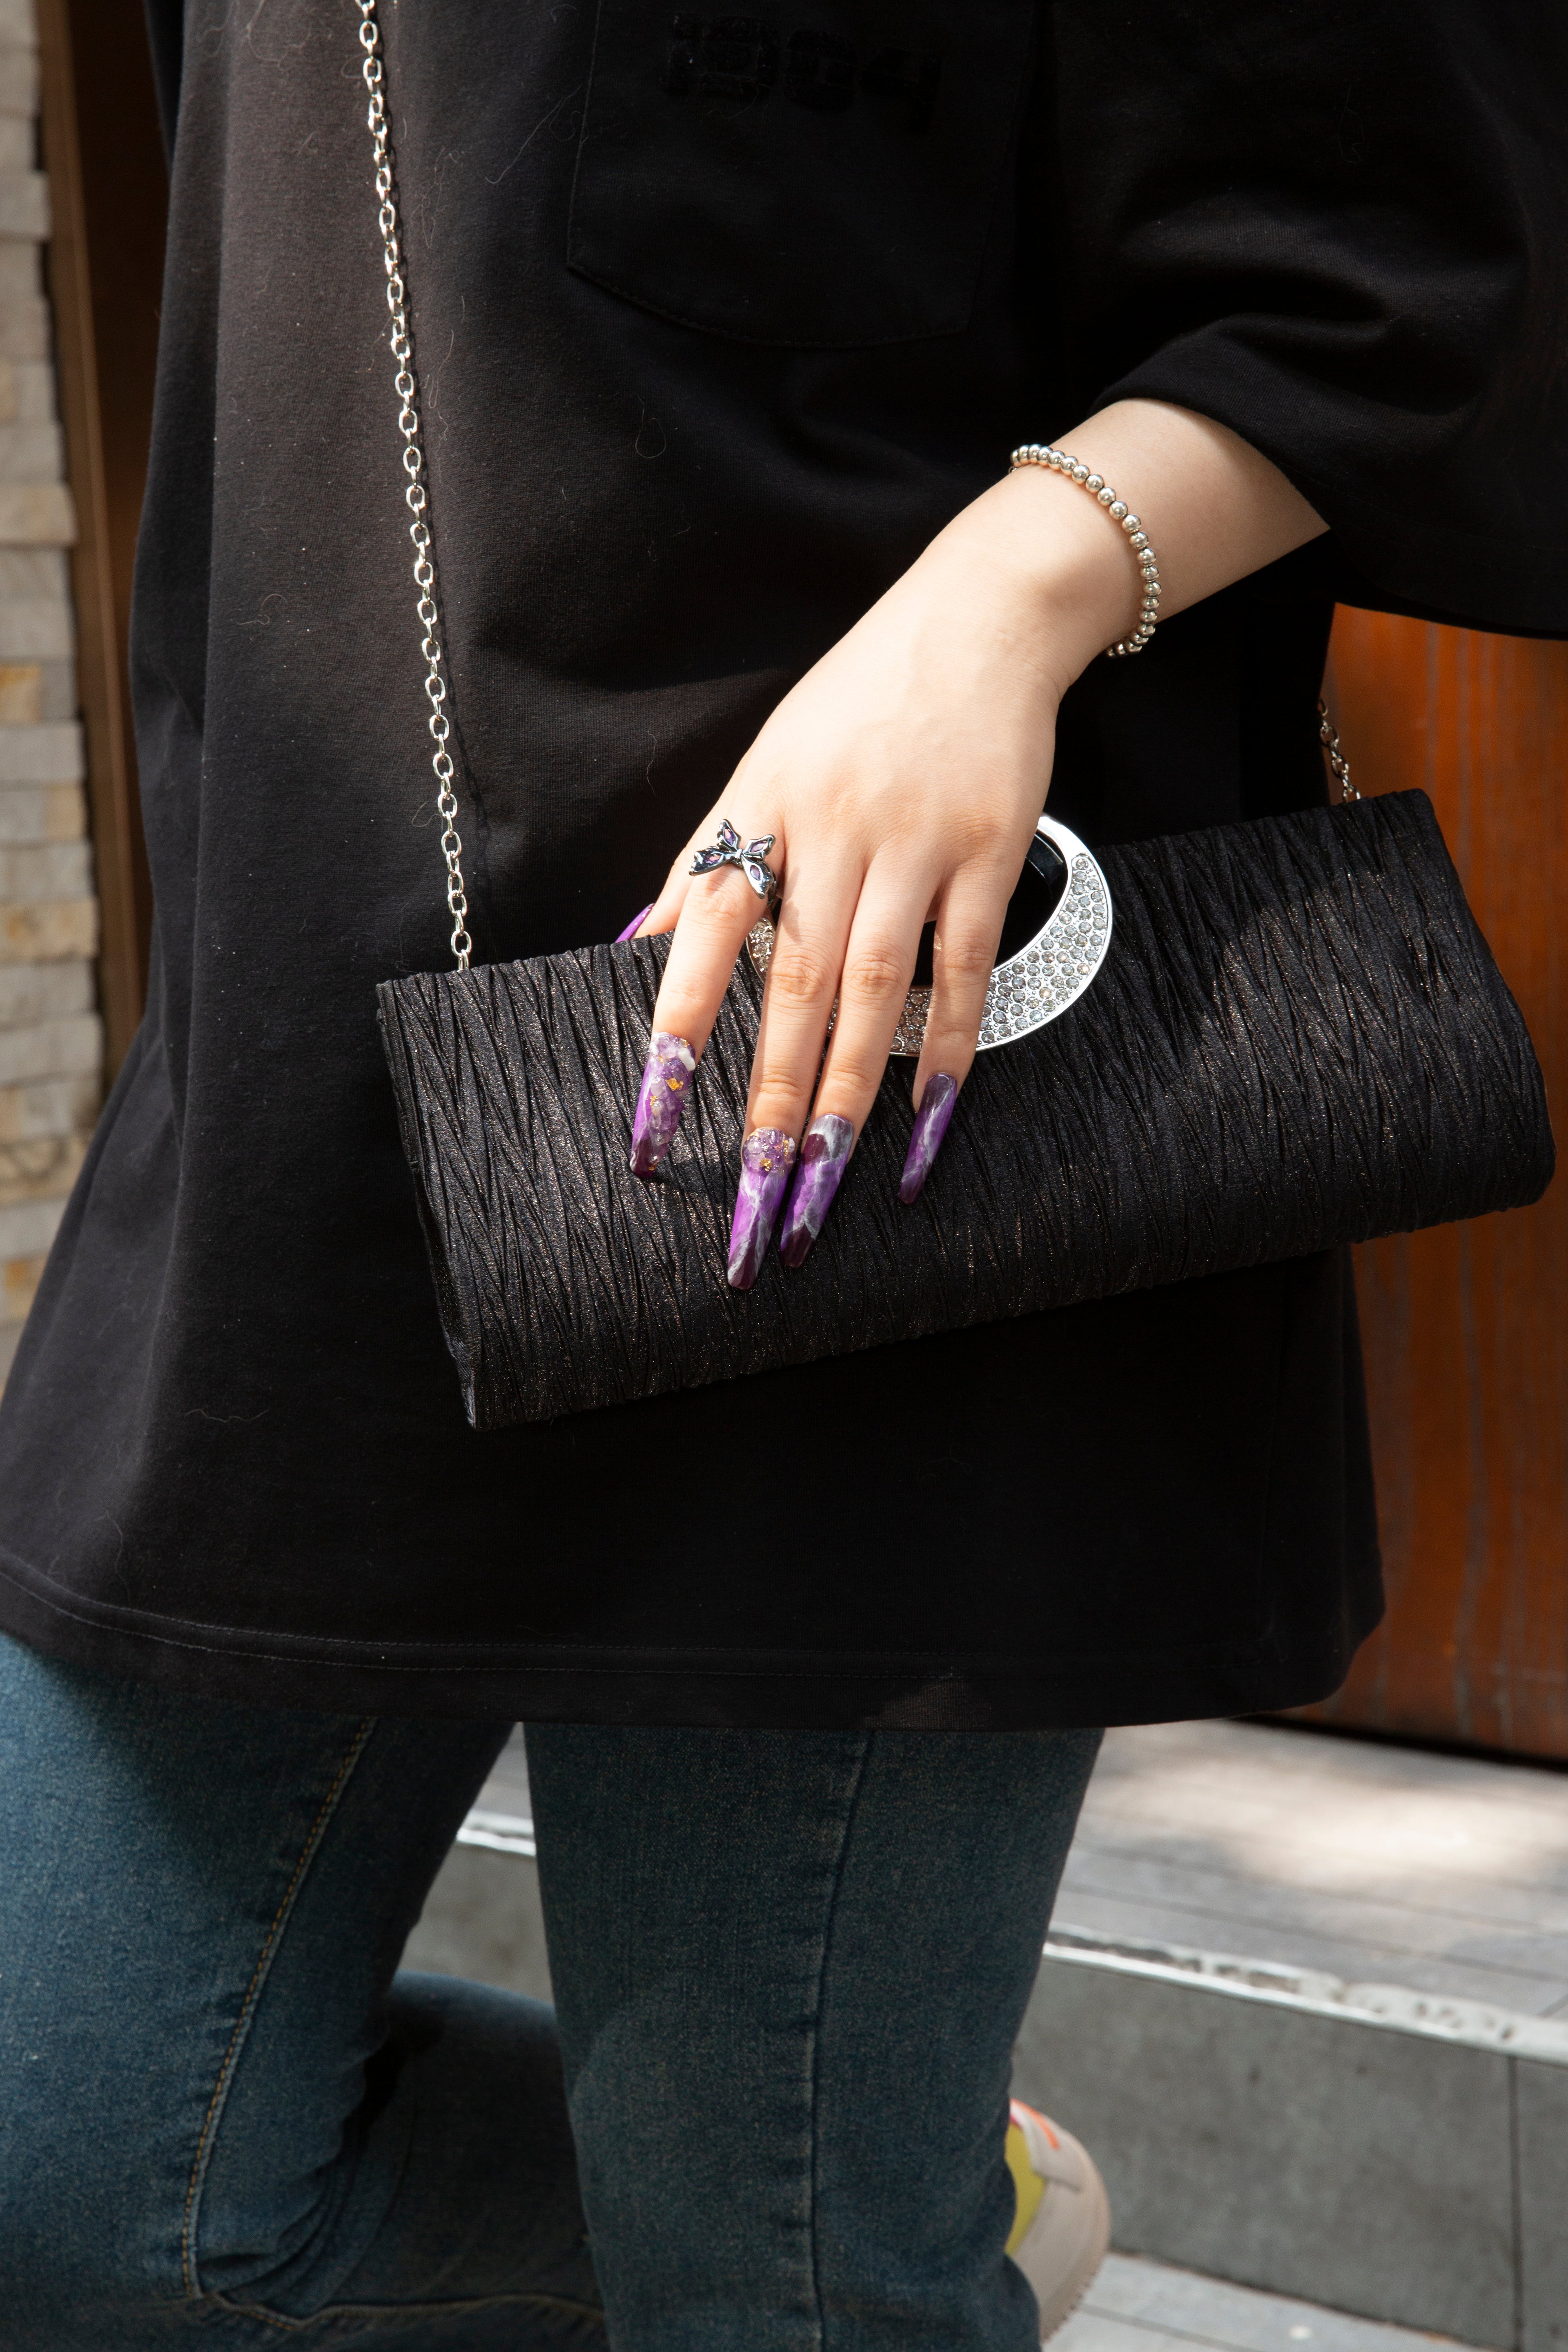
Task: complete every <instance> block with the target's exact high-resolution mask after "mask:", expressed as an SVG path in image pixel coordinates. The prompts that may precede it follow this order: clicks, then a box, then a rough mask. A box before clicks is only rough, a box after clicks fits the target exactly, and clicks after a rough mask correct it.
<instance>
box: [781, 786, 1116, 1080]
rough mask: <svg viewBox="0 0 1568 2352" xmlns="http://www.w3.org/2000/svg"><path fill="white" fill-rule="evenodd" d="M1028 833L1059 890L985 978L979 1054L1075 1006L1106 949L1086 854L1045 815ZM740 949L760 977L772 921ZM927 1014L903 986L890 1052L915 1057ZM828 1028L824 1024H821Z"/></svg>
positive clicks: (1096, 878)
mask: <svg viewBox="0 0 1568 2352" xmlns="http://www.w3.org/2000/svg"><path fill="white" fill-rule="evenodd" d="M1035 830H1036V832H1037V834H1039V835H1041V836H1042V837H1043V838H1044V839H1045V840H1047V841H1049V842H1052V843H1054V845H1056V847H1057V848H1058V849H1059V850H1060V852H1061V854H1062V857H1063V859H1064V860H1065V862H1066V865H1067V870H1068V878H1067V887H1066V889H1065V890H1064V891H1063V892H1062V895H1061V897H1060V898H1059V899H1058V901H1057V904H1056V907H1055V908H1054V909H1053V910H1052V912H1051V914H1050V916H1049V917H1048V918H1047V921H1046V922H1045V924H1044V925H1043V926H1042V928H1041V929H1039V930H1037V932H1036V934H1035V936H1034V938H1033V939H1032V940H1029V941H1028V942H1027V944H1026V946H1024V947H1021V948H1020V949H1019V950H1018V952H1017V954H1016V955H1011V956H1009V957H1008V958H1007V961H1006V962H1005V963H999V964H998V965H997V966H996V969H995V971H994V972H993V973H992V975H991V984H990V986H989V987H988V988H987V989H986V992H985V1011H984V1015H983V1016H982V1019H981V1024H980V1051H981V1052H982V1053H983V1054H984V1053H985V1052H987V1051H988V1050H989V1049H990V1047H991V1046H993V1045H1013V1044H1015V1043H1016V1040H1017V1039H1018V1038H1020V1037H1026V1036H1028V1035H1029V1034H1030V1032H1031V1031H1032V1030H1036V1029H1043V1028H1044V1027H1045V1025H1046V1024H1047V1021H1055V1020H1056V1019H1057V1017H1058V1014H1060V1013H1066V1012H1067V1011H1068V1007H1069V1006H1070V1005H1073V1004H1076V1003H1077V1002H1078V1000H1079V997H1080V996H1081V995H1082V994H1083V992H1084V991H1085V990H1086V989H1087V988H1090V987H1092V986H1093V984H1094V981H1095V977H1096V975H1097V973H1098V972H1099V971H1100V965H1101V964H1102V963H1103V962H1104V961H1105V955H1106V950H1107V949H1108V948H1109V947H1110V887H1109V886H1108V885H1107V882H1106V879H1105V877H1104V875H1103V874H1102V873H1101V872H1100V867H1099V866H1098V864H1097V863H1096V861H1095V857H1094V854H1093V852H1092V851H1091V850H1089V849H1087V848H1085V846H1084V845H1083V843H1082V842H1081V841H1080V840H1079V837H1078V835H1077V834H1076V833H1069V832H1068V828H1067V826H1066V825H1065V824H1058V823H1057V821H1056V819H1055V817H1053V816H1042V817H1041V819H1040V822H1039V824H1037V826H1036V828H1035ZM746 947H747V950H748V952H749V954H750V956H751V959H752V964H753V966H754V967H755V969H756V971H757V973H758V974H759V976H761V975H763V974H764V973H765V972H766V971H767V968H768V965H769V963H770V962H771V961H772V959H773V924H772V923H771V922H769V921H768V920H767V919H765V918H764V919H763V921H762V922H760V923H756V924H753V926H752V929H751V931H750V932H749V933H748V935H747V939H746ZM835 1009H836V1010H837V1007H836V1008H835ZM930 1011H931V990H930V989H929V988H928V987H925V986H923V985H922V986H921V987H919V988H911V989H910V992H909V994H908V996H907V997H906V998H905V999H904V1009H903V1012H902V1013H900V1016H899V1025H898V1028H897V1030H896V1031H895V1032H894V1034H893V1043H892V1046H891V1048H890V1050H891V1051H892V1052H893V1053H894V1054H899V1055H906V1056H910V1057H911V1058H912V1057H913V1056H915V1055H918V1054H919V1052H920V1050H921V1045H923V1043H924V1042H925V1033H926V1015H927V1014H928V1013H929V1012H930ZM832 1025H833V1024H832V1022H831V1020H830V1021H829V1023H828V1027H829V1028H830V1029H831V1027H832Z"/></svg>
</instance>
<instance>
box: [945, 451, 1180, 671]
mask: <svg viewBox="0 0 1568 2352" xmlns="http://www.w3.org/2000/svg"><path fill="white" fill-rule="evenodd" d="M949 530H951V531H952V533H953V534H954V536H955V538H957V539H958V540H959V541H961V543H962V544H963V547H964V551H965V552H966V553H967V554H968V555H969V556H970V558H971V559H972V560H974V561H978V562H979V563H980V564H981V565H982V566H983V568H984V572H985V574H986V577H987V580H988V583H989V586H990V590H991V593H992V594H993V595H994V596H999V597H1000V598H1001V600H1002V602H1003V604H1004V606H1005V609H1006V610H1007V611H1008V612H1009V614H1010V615H1011V616H1012V617H1011V626H1012V628H1013V629H1014V630H1015V631H1016V637H1017V646H1018V651H1019V653H1020V655H1022V656H1025V657H1026V658H1029V659H1030V660H1031V661H1032V662H1033V663H1034V664H1035V665H1036V666H1037V667H1039V668H1040V669H1041V670H1042V672H1043V673H1044V674H1045V676H1046V677H1047V678H1048V680H1049V682H1050V684H1051V686H1052V688H1054V691H1055V693H1056V696H1057V698H1058V699H1059V698H1060V697H1061V696H1062V695H1063V694H1065V693H1066V692H1067V689H1068V687H1069V686H1071V684H1072V683H1073V681H1074V679H1075V678H1077V677H1080V676H1081V674H1082V673H1083V671H1084V670H1086V669H1087V668H1088V667H1089V664H1090V662H1092V661H1093V660H1094V659H1095V658H1096V656H1099V655H1100V654H1102V653H1104V652H1106V651H1107V650H1108V648H1109V647H1110V646H1114V645H1116V644H1118V643H1120V642H1121V640H1123V639H1124V638H1126V637H1127V636H1128V635H1130V634H1131V631H1132V630H1133V629H1134V628H1135V627H1136V625H1137V622H1138V616H1139V614H1140V610H1141V608H1142V572H1141V571H1140V568H1139V563H1138V559H1137V553H1136V551H1135V550H1134V549H1133V548H1132V547H1131V544H1130V542H1129V540H1128V537H1127V535H1126V534H1125V533H1124V532H1123V531H1122V530H1121V527H1120V525H1119V523H1118V522H1117V521H1116V520H1113V519H1112V517H1111V516H1110V513H1109V512H1108V511H1107V509H1105V508H1103V507H1101V506H1100V505H1099V504H1098V503H1097V502H1096V501H1095V500H1094V499H1091V498H1088V497H1086V496H1085V494H1084V492H1083V490H1082V489H1081V488H1079V485H1077V484H1076V483H1073V482H1069V481H1065V480H1063V479H1062V478H1060V477H1059V476H1052V475H1051V474H1050V473H1048V472H1047V471H1045V470H1043V469H1041V468H1038V467H1020V468H1019V469H1018V470H1017V471H1016V472H1014V473H1010V474H1009V475H1007V476H1006V477H1005V479H1004V480H1002V481H1000V482H997V483H995V484H994V485H993V487H992V488H990V489H989V490H986V491H985V492H984V494H983V495H982V496H981V497H980V498H978V499H975V501H974V503H973V506H970V507H968V508H966V509H964V511H963V514H962V515H960V516H958V517H957V518H956V520H955V521H954V522H953V523H952V524H951V525H950V526H949ZM944 536H945V534H944Z"/></svg>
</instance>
